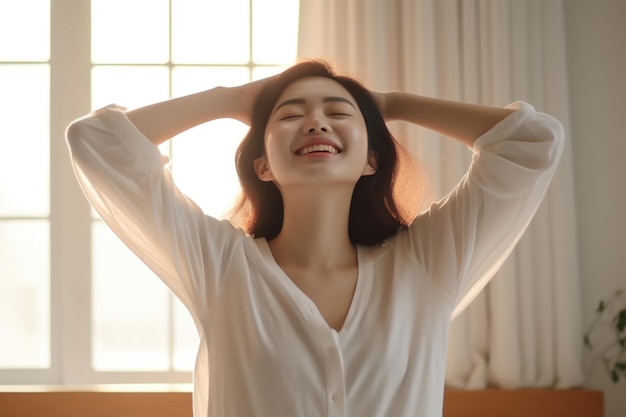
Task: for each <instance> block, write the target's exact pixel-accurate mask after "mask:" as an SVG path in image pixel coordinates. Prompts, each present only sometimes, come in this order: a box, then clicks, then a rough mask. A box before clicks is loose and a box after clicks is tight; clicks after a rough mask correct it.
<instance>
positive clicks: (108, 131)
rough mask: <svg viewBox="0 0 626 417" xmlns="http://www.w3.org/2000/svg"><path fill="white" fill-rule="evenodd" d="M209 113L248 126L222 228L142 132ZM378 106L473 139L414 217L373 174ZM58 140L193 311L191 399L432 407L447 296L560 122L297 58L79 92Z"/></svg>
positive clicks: (261, 404)
mask: <svg viewBox="0 0 626 417" xmlns="http://www.w3.org/2000/svg"><path fill="white" fill-rule="evenodd" d="M255 103H256V106H254V104H255ZM383 115H384V119H383ZM222 117H230V118H235V119H238V120H241V121H244V122H246V123H249V124H251V129H250V131H249V133H248V135H247V136H246V138H245V139H244V141H243V142H242V144H241V146H240V148H239V151H238V154H237V167H238V172H239V175H240V179H241V182H242V188H243V193H244V194H243V197H242V199H241V200H240V203H239V205H238V206H237V208H236V211H235V217H234V219H235V220H236V222H237V224H239V225H241V228H237V227H235V226H234V225H233V224H232V223H231V222H228V221H218V220H216V219H213V218H210V217H208V216H205V215H204V214H203V213H202V211H201V210H200V208H198V207H197V206H196V205H195V204H194V203H193V202H192V201H190V200H189V199H188V198H186V197H185V196H184V195H182V194H181V193H180V192H179V191H178V190H177V189H176V188H175V186H174V185H173V183H172V180H171V177H170V176H169V174H168V172H167V171H166V170H164V169H163V167H162V162H161V155H160V154H159V152H158V148H157V147H156V146H155V145H158V144H159V143H162V142H163V141H166V140H168V139H170V138H172V137H173V136H175V135H176V134H178V133H180V132H182V131H184V130H186V129H189V128H191V127H193V126H196V125H198V124H200V123H203V122H206V121H209V120H213V119H217V118H222ZM385 120H387V121H389V120H402V121H406V122H409V123H414V124H418V125H421V126H423V127H426V128H429V129H433V130H435V131H438V132H440V133H442V134H445V135H447V136H449V137H450V138H453V139H456V140H458V141H461V142H462V143H464V144H465V145H467V146H468V147H470V148H472V149H473V150H474V157H473V162H472V165H471V167H470V169H469V171H468V173H467V175H466V176H465V177H464V178H463V179H462V181H461V182H460V183H459V184H458V185H457V187H456V188H455V189H454V190H452V191H451V192H450V194H448V196H447V197H445V198H444V199H442V200H441V201H438V202H436V203H434V204H432V205H431V206H430V208H429V209H428V210H426V211H424V212H423V213H421V214H419V215H418V216H416V217H414V218H412V217H411V216H410V215H408V214H407V212H406V210H404V209H403V207H402V203H401V201H400V200H397V197H398V194H397V193H394V192H393V188H394V181H395V179H396V177H397V173H396V170H397V167H396V165H397V152H396V150H397V148H396V146H395V142H394V141H393V138H392V137H391V135H390V134H389V132H388V131H387V129H386V127H385V124H384V121H385ZM212 140H219V138H213V139H212ZM68 143H69V146H70V149H71V154H72V158H73V161H74V164H75V169H76V174H77V177H78V179H79V182H80V184H81V186H82V187H83V190H84V192H85V194H86V195H87V197H88V198H89V199H90V201H91V202H92V204H93V205H94V207H95V208H96V209H97V210H98V212H99V213H100V215H101V216H102V218H103V219H104V220H105V221H106V222H107V223H108V224H109V226H110V227H111V228H112V229H113V230H114V231H115V232H116V233H117V234H118V235H119V236H120V238H121V239H122V240H123V241H124V242H125V243H126V244H127V245H128V246H129V247H130V248H131V249H132V250H133V251H134V252H135V253H136V254H137V255H138V256H139V257H140V258H141V259H142V260H143V261H144V262H146V264H147V265H149V266H150V267H151V268H152V269H153V270H154V271H155V272H156V274H157V275H158V276H159V277H161V279H163V281H164V282H165V283H166V284H167V285H168V286H169V287H170V288H171V289H172V291H173V292H174V293H175V294H176V295H177V296H178V297H179V298H180V299H181V300H182V301H183V303H184V304H185V305H186V306H187V308H188V309H189V311H190V312H191V315H192V316H193V318H194V320H195V322H196V326H197V328H198V331H199V333H200V339H201V345H200V349H199V353H198V358H197V363H196V368H195V374H194V412H195V415H196V416H229V417H231V416H242V417H243V416H245V417H249V416H272V417H278V416H290V417H291V416H330V415H333V416H345V415H352V416H417V415H419V416H436V415H441V412H442V403H443V387H444V371H445V356H446V343H447V333H448V327H449V322H450V319H451V316H452V313H453V311H454V310H455V308H456V309H459V308H462V307H463V306H464V305H466V304H467V303H468V302H469V301H470V300H471V299H472V298H473V297H474V296H475V295H476V293H477V292H478V291H480V289H481V288H482V287H483V286H484V285H485V284H486V282H487V280H488V279H489V278H490V277H491V276H492V275H493V273H494V272H495V270H496V269H497V268H498V267H499V266H500V265H501V263H502V262H503V261H504V259H505V258H506V256H507V255H508V254H509V253H510V251H511V250H512V248H513V246H514V245H515V243H516V242H517V240H518V239H519V237H520V236H521V234H522V233H523V231H524V230H525V228H526V226H527V224H528V222H529V221H530V219H531V218H532V216H533V214H534V212H535V210H536V208H537V206H538V205H539V203H540V201H541V200H542V198H543V196H544V194H545V191H546V188H547V187H548V184H549V182H550V180H551V178H552V176H553V174H554V171H555V170H556V166H557V163H558V160H559V157H560V154H561V152H562V147H563V131H562V127H561V125H560V124H559V123H558V121H556V120H555V119H553V118H551V117H549V116H546V115H544V114H541V113H537V112H535V111H534V109H533V108H532V107H531V106H530V105H528V104H525V103H514V104H513V105H511V106H509V107H507V108H504V109H502V108H494V107H485V106H478V105H471V104H464V103H457V102H452V101H444V100H438V99H433V98H425V97H421V96H417V95H413V94H407V93H400V92H389V93H377V92H376V93H374V92H368V90H367V89H365V88H364V87H363V86H362V85H360V84H359V83H358V82H356V81H354V80H352V79H350V78H347V77H340V76H338V75H336V74H335V73H334V72H332V70H331V69H330V68H328V67H327V66H326V65H324V64H323V63H320V62H304V63H300V64H297V65H295V66H294V67H292V68H290V69H288V70H287V71H285V72H284V73H282V74H280V75H279V76H277V77H274V78H271V79H266V80H263V81H260V82H254V83H250V84H246V85H243V86H240V87H235V88H216V89H212V90H208V91H204V92H200V93H197V94H193V95H190V96H185V97H181V98H177V99H172V100H168V101H165V102H162V103H157V104H154V105H151V106H147V107H143V108H139V109H136V110H133V111H129V112H124V111H122V110H120V109H118V108H114V107H113V108H105V109H102V110H99V111H97V112H95V113H94V114H91V115H89V116H87V117H85V118H83V119H80V120H78V121H76V122H74V123H73V124H72V125H71V126H70V127H69V129H68Z"/></svg>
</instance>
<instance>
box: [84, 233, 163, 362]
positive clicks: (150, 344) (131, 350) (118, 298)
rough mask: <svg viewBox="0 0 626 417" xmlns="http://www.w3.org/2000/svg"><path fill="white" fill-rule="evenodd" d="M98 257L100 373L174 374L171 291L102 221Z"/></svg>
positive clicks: (96, 353) (96, 347) (95, 296)
mask: <svg viewBox="0 0 626 417" xmlns="http://www.w3.org/2000/svg"><path fill="white" fill-rule="evenodd" d="M92 256H93V286H92V291H93V293H92V300H93V307H92V308H93V367H94V369H96V370H98V371H114V370H116V371H121V370H129V371H157V370H167V369H169V350H168V349H169V348H168V347H169V343H168V340H169V337H170V334H169V332H168V326H167V323H168V319H167V317H169V314H170V311H169V290H168V289H167V288H166V287H165V285H163V283H161V282H160V281H159V279H158V278H157V277H156V276H155V275H154V274H153V273H152V271H150V270H149V269H148V268H147V267H146V266H145V265H144V264H143V263H142V262H141V261H140V260H139V259H138V258H137V257H136V256H135V255H134V254H133V253H132V252H131V251H130V250H129V249H128V248H127V247H126V246H124V244H123V243H121V241H120V240H119V239H118V238H117V237H116V236H115V235H114V234H113V232H111V230H110V229H109V228H108V227H107V226H106V225H105V224H104V223H102V222H100V221H96V222H94V225H93V253H92Z"/></svg>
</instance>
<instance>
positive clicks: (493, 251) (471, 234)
mask: <svg viewBox="0 0 626 417" xmlns="http://www.w3.org/2000/svg"><path fill="white" fill-rule="evenodd" d="M509 108H513V109H515V111H514V112H513V113H512V114H511V115H509V116H508V117H507V118H505V119H504V120H502V121H501V122H500V123H498V124H497V125H496V126H494V127H493V128H492V129H491V130H489V131H488V132H486V133H485V134H484V135H482V136H481V137H480V138H478V139H477V141H476V143H475V145H474V155H473V159H472V163H471V165H470V169H469V171H468V173H467V174H466V175H465V176H464V177H463V179H462V180H461V181H460V183H459V184H458V185H457V186H456V187H455V188H454V190H452V192H451V193H449V194H448V195H447V196H446V197H444V198H443V199H442V200H440V201H438V202H436V203H435V204H433V205H432V206H431V207H430V209H429V210H427V211H426V212H424V213H423V214H422V215H420V216H418V217H417V218H416V219H415V221H414V222H413V224H412V225H411V226H410V228H409V239H410V242H411V243H410V247H411V252H412V253H413V254H414V255H415V256H416V258H417V261H418V262H419V263H420V264H421V265H422V267H423V268H424V270H425V271H426V273H427V275H428V276H430V277H431V278H432V279H433V281H434V282H435V284H436V285H437V286H438V287H439V288H440V289H441V291H442V292H443V294H444V296H445V297H446V298H447V299H448V300H449V301H450V302H451V303H452V305H454V306H455V310H454V313H453V316H455V315H456V314H458V313H459V312H460V311H461V310H462V309H463V308H465V307H466V306H467V305H468V304H469V303H470V302H471V300H472V299H473V298H474V297H475V296H476V295H477V294H478V292H480V290H481V289H482V288H483V287H484V286H485V285H486V284H487V282H488V281H489V279H490V278H491V277H492V276H493V274H494V273H495V272H496V271H497V270H498V268H500V266H501V265H502V263H503V262H504V261H505V260H506V258H507V257H508V255H509V254H510V253H511V251H512V250H513V248H514V247H515V245H516V244H517V242H518V240H519V239H520V237H521V236H522V235H523V233H524V231H525V230H526V228H527V226H528V224H529V222H530V221H531V219H532V217H533V216H534V214H535V212H536V210H537V208H538V207H539V205H540V203H541V201H542V200H543V197H544V195H545V193H546V190H547V188H548V186H549V184H550V181H551V179H552V177H553V176H554V173H555V171H556V168H557V165H558V162H559V159H560V156H561V154H562V151H563V146H564V133H563V128H562V126H561V124H560V123H559V122H558V121H557V120H556V119H554V118H552V117H550V116H548V115H545V114H542V113H539V112H536V111H535V109H534V108H533V107H532V106H531V105H529V104H526V103H522V102H516V103H513V104H512V105H510V106H509Z"/></svg>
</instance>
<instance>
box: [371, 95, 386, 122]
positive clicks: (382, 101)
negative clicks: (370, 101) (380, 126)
mask: <svg viewBox="0 0 626 417" xmlns="http://www.w3.org/2000/svg"><path fill="white" fill-rule="evenodd" d="M369 91H370V94H371V95H372V97H374V101H375V102H376V105H377V106H378V110H380V113H381V114H382V115H383V119H385V121H386V120H387V119H388V117H389V115H388V114H387V112H388V108H387V107H388V106H387V93H383V92H381V91H374V90H369Z"/></svg>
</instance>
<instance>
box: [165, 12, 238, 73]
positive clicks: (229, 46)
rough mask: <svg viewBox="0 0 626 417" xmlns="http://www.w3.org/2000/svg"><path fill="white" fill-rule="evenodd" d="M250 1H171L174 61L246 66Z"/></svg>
mask: <svg viewBox="0 0 626 417" xmlns="http://www.w3.org/2000/svg"><path fill="white" fill-rule="evenodd" d="M249 2H250V0H228V1H223V0H212V1H209V0H172V61H173V62H176V63H203V64H245V63H247V62H248V61H249V60H250V20H249V15H250V4H249Z"/></svg>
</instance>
